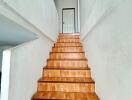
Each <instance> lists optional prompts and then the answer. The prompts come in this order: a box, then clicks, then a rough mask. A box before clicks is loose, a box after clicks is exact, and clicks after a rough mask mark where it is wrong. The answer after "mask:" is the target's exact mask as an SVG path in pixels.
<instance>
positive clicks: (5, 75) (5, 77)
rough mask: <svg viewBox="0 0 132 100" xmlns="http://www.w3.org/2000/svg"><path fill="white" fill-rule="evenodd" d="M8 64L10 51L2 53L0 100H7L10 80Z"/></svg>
mask: <svg viewBox="0 0 132 100" xmlns="http://www.w3.org/2000/svg"><path fill="white" fill-rule="evenodd" d="M10 63H11V50H5V51H4V52H3V60H2V82H1V95H0V100H9V97H8V95H9V80H10V77H9V76H10Z"/></svg>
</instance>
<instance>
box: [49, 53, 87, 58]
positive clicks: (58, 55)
mask: <svg viewBox="0 0 132 100" xmlns="http://www.w3.org/2000/svg"><path fill="white" fill-rule="evenodd" d="M50 59H85V55H84V53H52V54H50Z"/></svg>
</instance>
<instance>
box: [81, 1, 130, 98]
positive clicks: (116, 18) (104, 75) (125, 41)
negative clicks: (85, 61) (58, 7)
mask: <svg viewBox="0 0 132 100" xmlns="http://www.w3.org/2000/svg"><path fill="white" fill-rule="evenodd" d="M81 1H82V2H83V0H81ZM100 2H101V3H102V6H101V4H99V5H98V7H99V9H96V10H94V14H95V15H97V16H98V15H100V16H102V15H103V13H102V12H103V11H104V10H106V9H107V7H108V5H111V4H108V5H107V7H105V6H104V5H103V4H104V3H103V1H102V0H100ZM112 5H114V8H113V9H111V10H112V11H111V12H110V13H107V16H104V17H103V19H102V20H101V21H100V22H99V23H98V24H97V25H96V27H95V26H94V28H91V29H92V30H90V31H87V33H88V34H87V35H86V36H85V38H84V40H83V44H84V48H85V51H86V55H87V57H88V58H89V65H91V68H92V74H93V77H94V79H95V81H96V87H97V88H96V91H97V94H98V95H99V97H100V100H132V95H131V94H132V89H131V84H132V67H131V66H132V62H131V61H132V52H131V51H132V28H131V26H132V11H131V9H132V1H131V0H125V1H121V2H118V0H113V4H112ZM96 7H97V5H96ZM109 7H110V6H109ZM89 16H93V15H89ZM97 16H96V17H97ZM96 17H94V16H93V19H92V20H93V21H96V20H97V19H96ZM89 18H90V17H89ZM97 18H98V17H97ZM87 20H88V19H87ZM87 24H88V22H87ZM89 25H91V24H90V23H89ZM84 27H86V26H84ZM87 28H89V27H87ZM82 31H83V30H82ZM82 34H83V33H82Z"/></svg>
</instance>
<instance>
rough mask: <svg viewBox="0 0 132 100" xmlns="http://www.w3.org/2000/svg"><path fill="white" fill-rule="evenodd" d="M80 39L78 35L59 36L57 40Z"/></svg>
mask: <svg viewBox="0 0 132 100" xmlns="http://www.w3.org/2000/svg"><path fill="white" fill-rule="evenodd" d="M60 38H61V39H67V38H68V39H80V36H79V35H60V36H59V39H60Z"/></svg>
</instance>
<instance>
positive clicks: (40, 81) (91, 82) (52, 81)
mask: <svg viewBox="0 0 132 100" xmlns="http://www.w3.org/2000/svg"><path fill="white" fill-rule="evenodd" d="M49 78H50V77H49ZM51 78H53V77H51ZM58 78H59V77H58ZM63 78H65V77H63ZM68 78H70V77H68ZM72 78H75V77H72ZM90 79H91V81H90V82H77V81H54V80H51V81H50V80H42V78H40V79H39V80H38V82H39V83H42V82H45V83H74V84H78V83H83V84H94V83H95V81H94V80H93V79H92V78H90Z"/></svg>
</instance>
